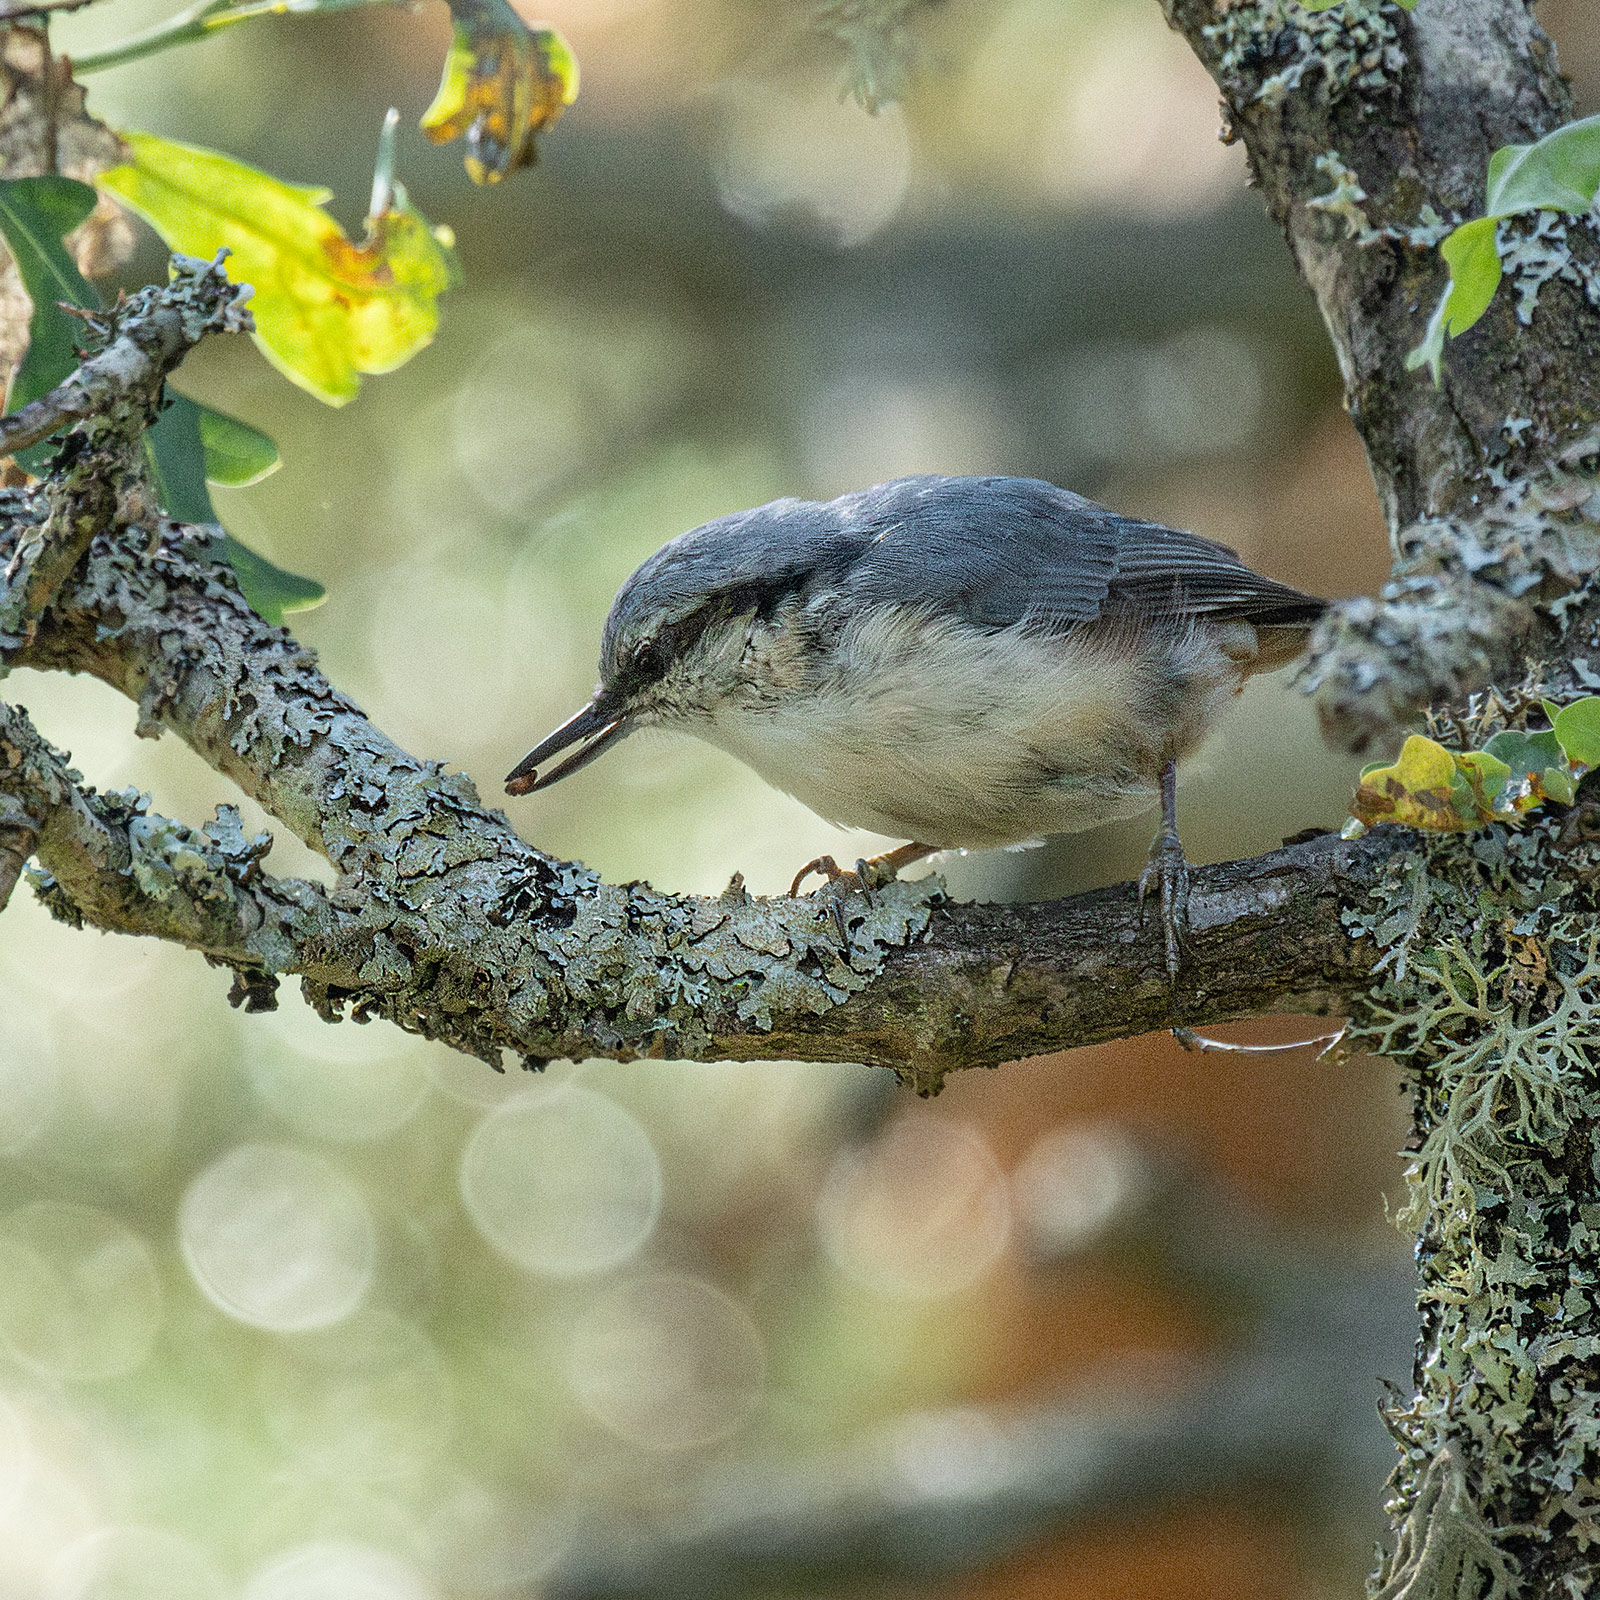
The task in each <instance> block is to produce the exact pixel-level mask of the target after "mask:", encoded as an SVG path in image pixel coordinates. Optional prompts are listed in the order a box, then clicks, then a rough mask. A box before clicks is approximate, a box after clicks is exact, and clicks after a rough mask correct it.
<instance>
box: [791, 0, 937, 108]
mask: <svg viewBox="0 0 1600 1600" xmlns="http://www.w3.org/2000/svg"><path fill="white" fill-rule="evenodd" d="M932 3H933V0H812V4H811V5H810V7H809V10H810V26H811V31H812V32H813V33H817V34H820V35H822V36H823V37H825V38H828V39H832V40H834V41H835V42H836V43H837V44H838V45H840V46H841V47H842V48H843V49H844V51H845V56H846V61H847V66H846V75H845V93H846V94H849V95H852V96H854V98H855V99H856V100H858V101H859V102H860V103H861V105H862V106H864V107H865V108H866V109H867V110H868V111H873V112H876V111H880V110H882V109H883V107H885V106H888V105H892V104H894V102H895V101H897V100H902V99H904V98H905V94H906V90H907V88H908V87H909V85H910V81H911V76H912V74H913V72H915V70H916V68H917V67H918V65H919V64H920V63H921V61H922V59H923V49H922V45H921V42H920V40H919V39H918V38H917V33H916V28H915V25H914V19H915V16H916V13H917V12H919V11H923V10H926V9H928V7H929V6H930V4H932Z"/></svg>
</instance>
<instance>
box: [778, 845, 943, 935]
mask: <svg viewBox="0 0 1600 1600" xmlns="http://www.w3.org/2000/svg"><path fill="white" fill-rule="evenodd" d="M932 854H933V846H932V845H925V844H903V845H900V846H899V847H898V848H897V849H894V850H886V851H884V853H883V854H882V855H881V856H873V857H871V858H870V859H869V860H865V861H857V862H856V866H855V871H854V872H847V871H846V870H845V869H844V868H843V867H841V866H840V865H839V863H838V862H837V861H835V860H834V859H833V857H832V856H818V857H817V859H816V860H815V861H808V862H807V863H806V864H805V865H804V866H803V867H802V868H801V869H800V870H799V871H798V872H797V873H796V874H795V877H794V882H793V883H791V884H790V885H789V894H790V895H791V897H793V896H797V895H798V894H799V893H800V885H801V884H803V883H804V882H805V881H806V879H807V878H809V877H811V876H812V875H813V874H814V873H815V874H820V875H821V876H822V877H824V878H826V879H827V880H828V881H827V883H826V885H825V886H824V887H823V888H822V889H821V890H819V891H817V892H818V893H820V894H825V895H826V896H827V899H828V907H829V910H830V911H831V912H832V913H833V921H834V926H835V927H837V928H838V930H839V937H840V939H841V940H843V941H844V942H845V943H847V944H848V943H849V941H850V934H849V930H848V929H847V927H846V925H845V920H844V903H845V901H846V900H848V899H849V898H850V896H851V895H853V894H860V895H865V896H866V899H867V904H868V905H871V904H872V897H873V893H874V891H876V890H878V889H881V888H883V887H884V885H885V884H889V883H893V882H894V880H895V879H896V877H898V876H899V873H900V869H901V868H902V867H908V866H910V865H911V863H912V862H913V861H920V860H921V859H922V858H923V857H924V856H930V855H932Z"/></svg>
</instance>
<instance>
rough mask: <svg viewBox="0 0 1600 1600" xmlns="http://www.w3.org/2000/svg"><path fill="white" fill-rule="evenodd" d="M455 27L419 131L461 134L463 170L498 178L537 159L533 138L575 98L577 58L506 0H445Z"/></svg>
mask: <svg viewBox="0 0 1600 1600" xmlns="http://www.w3.org/2000/svg"><path fill="white" fill-rule="evenodd" d="M450 11H451V15H452V18H453V24H454V31H453V32H452V35H451V41H450V52H449V54H448V55H447V56H446V57H445V63H444V76H443V77H442V78H441V79H440V81H439V92H438V93H437V94H436V95H435V96H434V99H433V104H432V105H431V106H429V107H428V109H427V110H426V111H425V112H423V114H422V124H421V126H422V131H423V132H424V133H425V134H426V135H427V136H428V137H429V138H430V139H431V140H432V141H433V142H434V143H435V144H448V143H449V142H450V140H452V139H459V138H461V137H462V135H465V136H466V140H467V153H466V158H465V160H466V168H467V175H468V176H469V177H470V178H471V179H472V181H473V182H474V183H498V182H499V181H500V180H501V179H502V178H503V177H505V175H506V174H507V173H508V172H515V171H516V170H517V168H518V167H526V166H530V165H531V164H532V163H533V162H534V161H536V160H537V159H538V154H539V152H538V149H537V146H536V143H535V141H536V139H537V137H538V135H539V134H540V133H542V132H544V131H545V130H546V129H547V128H550V127H553V126H554V125H555V123H556V121H557V119H558V118H559V117H560V116H561V113H562V112H563V111H565V110H566V108H567V107H568V106H570V105H571V104H572V102H573V101H574V100H575V99H577V96H578V63H577V61H576V60H575V59H574V57H573V54H572V52H571V50H569V49H568V48H567V43H566V41H565V40H564V39H563V38H562V37H561V35H560V34H559V33H557V32H556V31H555V29H553V28H530V27H529V26H528V25H527V23H525V22H524V21H523V20H522V19H521V17H519V16H518V15H517V14H516V12H515V11H513V10H512V9H511V7H510V6H509V5H508V4H507V3H506V0H450Z"/></svg>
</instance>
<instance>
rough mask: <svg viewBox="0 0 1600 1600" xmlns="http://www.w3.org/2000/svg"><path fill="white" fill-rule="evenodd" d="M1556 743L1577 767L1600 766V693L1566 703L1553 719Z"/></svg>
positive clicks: (1552, 730)
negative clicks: (1569, 703) (1567, 704)
mask: <svg viewBox="0 0 1600 1600" xmlns="http://www.w3.org/2000/svg"><path fill="white" fill-rule="evenodd" d="M1550 720H1551V722H1552V723H1553V724H1554V726H1553V727H1552V728H1551V730H1550V731H1551V732H1552V733H1553V734H1554V735H1555V736H1556V743H1557V744H1559V745H1560V746H1561V748H1562V749H1563V750H1564V751H1566V754H1567V760H1568V761H1570V762H1571V763H1572V764H1573V766H1575V767H1584V768H1586V769H1587V768H1590V767H1600V695H1593V694H1589V695H1585V696H1584V697H1583V699H1581V700H1574V701H1573V702H1572V704H1571V705H1569V706H1562V708H1561V709H1560V710H1559V711H1557V712H1556V714H1555V715H1554V716H1553V717H1552V718H1551V719H1550Z"/></svg>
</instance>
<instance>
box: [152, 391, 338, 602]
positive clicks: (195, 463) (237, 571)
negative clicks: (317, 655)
mask: <svg viewBox="0 0 1600 1600" xmlns="http://www.w3.org/2000/svg"><path fill="white" fill-rule="evenodd" d="M167 398H168V400H169V402H170V404H168V406H167V407H166V409H165V410H163V411H162V413H161V415H160V416H159V417H158V418H157V419H156V422H155V425H154V427H152V428H150V429H149V430H148V431H147V432H146V434H145V436H144V444H145V455H146V458H147V459H148V460H149V462H150V468H151V472H152V475H153V476H154V478H155V481H156V492H157V494H158V495H159V496H160V499H161V505H162V509H163V510H165V511H166V513H167V515H168V516H170V517H175V518H177V520H178V521H179V522H200V523H215V522H216V521H217V514H216V511H215V510H214V509H213V507H212V504H211V494H210V491H209V490H208V489H207V488H206V479H207V477H208V475H209V476H211V478H212V481H213V482H215V483H225V482H227V481H228V480H227V479H226V478H223V477H218V476H216V475H214V474H212V472H211V468H212V464H213V458H212V454H211V451H210V450H209V448H208V446H207V444H206V439H205V436H206V432H207V429H208V426H210V427H211V428H213V429H214V428H215V426H216V425H215V423H212V424H208V420H207V419H208V418H215V419H218V420H219V421H220V422H221V423H225V424H228V425H230V428H233V429H238V430H240V431H241V433H242V434H244V435H247V436H249V438H250V439H251V440H261V441H264V442H265V444H266V445H267V446H268V447H269V448H270V450H271V453H272V457H273V462H274V464H276V460H277V447H276V446H275V445H273V444H272V441H271V440H270V439H268V438H267V436H266V435H265V434H264V433H258V432H257V431H256V429H254V428H251V427H249V426H248V425H247V424H245V423H243V422H239V421H237V420H236V419H235V418H233V417H227V416H224V415H223V414H222V413H221V412H220V411H212V410H211V409H210V408H209V407H207V406H202V405H198V404H196V402H195V401H193V400H191V399H189V397H188V396H187V395H181V394H177V393H175V392H174V391H173V390H172V389H170V388H169V389H168V390H167ZM229 437H230V438H231V437H236V436H234V435H232V434H231V433H230V435H229ZM260 455H261V452H260V450H259V448H257V449H256V452H255V456H254V458H253V459H255V460H256V461H258V462H259V460H260ZM239 459H240V457H239V456H238V455H237V454H234V455H230V456H227V457H224V458H222V460H221V463H220V464H221V465H222V466H223V467H224V468H225V469H231V468H232V467H233V466H234V465H236V464H237V462H238V461H239ZM271 470H272V468H271V467H270V466H269V467H268V468H267V469H266V471H268V472H270V471H271ZM264 475H265V474H264V473H261V472H257V473H256V474H255V476H254V477H252V478H249V479H247V480H245V481H247V482H252V483H253V482H255V481H256V480H257V479H258V478H260V477H262V476H264ZM222 553H223V555H224V556H225V557H226V559H227V561H228V564H229V565H230V566H231V567H232V568H233V572H234V576H235V577H236V578H237V579H238V580H239V587H240V589H241V590H243V592H244V597H245V599H246V600H248V601H249V602H250V606H251V609H252V610H254V611H255V613H256V614H257V615H258V616H260V617H262V618H264V619H265V620H266V621H268V622H271V623H273V624H277V623H281V622H282V621H283V618H284V614H285V613H286V612H290V611H308V610H310V609H311V607H312V606H316V605H320V604H321V603H322V602H323V601H324V600H325V599H327V597H328V591H327V590H326V589H324V588H323V587H322V585H321V584H320V583H318V582H317V581H316V580H315V579H314V578H302V577H301V576H300V575H299V574H298V573H294V572H286V571H285V570H284V569H283V568H282V567H280V566H276V565H274V563H272V562H271V561H268V560H267V558H266V557H265V556H259V555H257V554H256V553H255V551H254V550H252V549H250V548H249V546H248V545H243V544H241V543H240V542H239V541H238V540H237V539H235V538H234V536H233V535H232V534H231V533H230V534H226V535H225V536H224V539H223V544H222Z"/></svg>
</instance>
